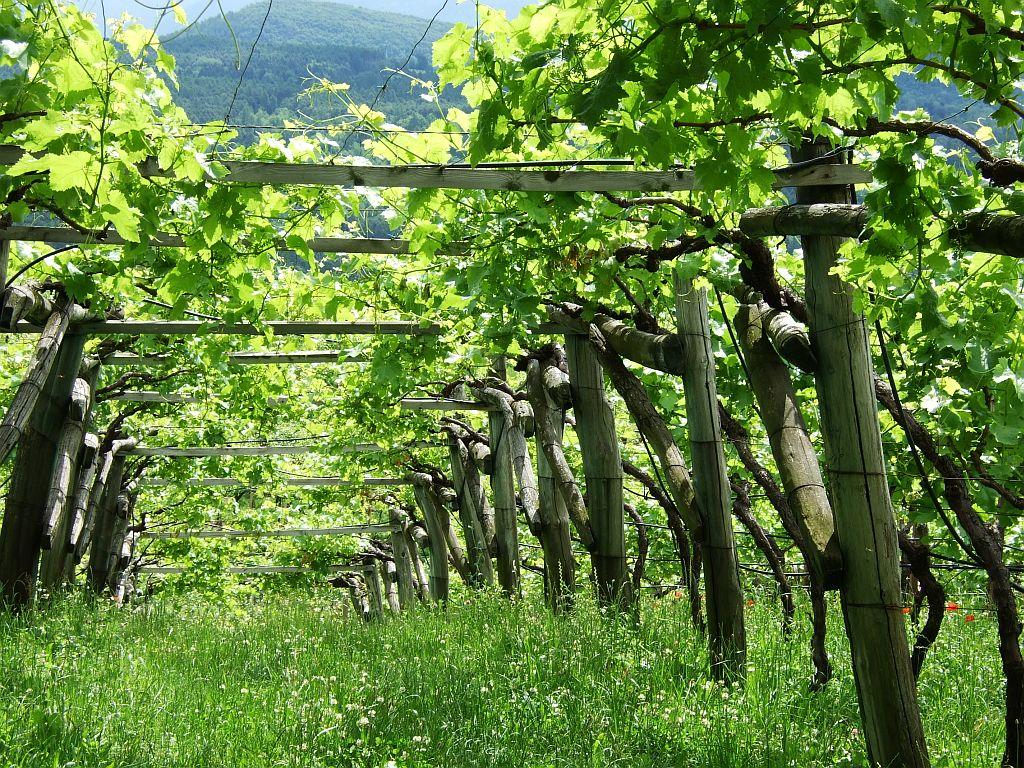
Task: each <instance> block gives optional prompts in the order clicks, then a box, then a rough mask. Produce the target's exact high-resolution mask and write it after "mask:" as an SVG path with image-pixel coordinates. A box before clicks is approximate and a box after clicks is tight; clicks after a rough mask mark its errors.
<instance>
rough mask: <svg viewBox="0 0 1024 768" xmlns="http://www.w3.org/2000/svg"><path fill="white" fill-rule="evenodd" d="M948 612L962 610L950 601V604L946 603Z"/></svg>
mask: <svg viewBox="0 0 1024 768" xmlns="http://www.w3.org/2000/svg"><path fill="white" fill-rule="evenodd" d="M946 610H947V611H959V610H960V606H959V605H957V604H956V603H954V602H953V601H952V600H950V601H949V602H948V603H946Z"/></svg>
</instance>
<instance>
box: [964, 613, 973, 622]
mask: <svg viewBox="0 0 1024 768" xmlns="http://www.w3.org/2000/svg"><path fill="white" fill-rule="evenodd" d="M964 621H974V614H973V613H968V614H967V615H966V616H964Z"/></svg>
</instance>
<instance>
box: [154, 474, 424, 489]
mask: <svg viewBox="0 0 1024 768" xmlns="http://www.w3.org/2000/svg"><path fill="white" fill-rule="evenodd" d="M410 484H411V483H410V481H408V480H406V479H405V478H403V477H369V476H368V477H364V478H363V479H362V480H348V479H346V478H344V477H289V478H286V479H285V480H282V481H281V485H284V486H288V487H295V488H327V487H332V486H344V487H352V486H357V485H373V486H387V485H410ZM249 485H251V483H245V482H243V481H241V480H238V479H237V478H234V477H196V478H189V479H188V480H185V481H182V482H179V481H176V480H168V479H166V478H163V477H152V478H148V479H146V478H143V479H142V480H141V482H140V483H139V486H140V487H142V488H164V487H168V486H171V487H185V488H233V487H237V486H249Z"/></svg>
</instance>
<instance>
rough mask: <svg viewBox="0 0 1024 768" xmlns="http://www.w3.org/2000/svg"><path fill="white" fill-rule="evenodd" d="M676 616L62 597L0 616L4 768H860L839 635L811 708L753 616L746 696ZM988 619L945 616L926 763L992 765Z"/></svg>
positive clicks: (994, 731)
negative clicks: (373, 618)
mask: <svg viewBox="0 0 1024 768" xmlns="http://www.w3.org/2000/svg"><path fill="white" fill-rule="evenodd" d="M686 614H687V610H686V608H685V606H684V605H683V603H682V602H676V601H673V600H666V601H662V602H660V603H657V604H652V605H646V606H645V607H644V611H643V622H642V625H641V626H640V627H631V626H628V625H626V624H625V623H622V622H614V621H609V620H607V619H603V618H601V617H600V616H599V615H598V614H597V613H596V611H595V610H594V609H593V608H592V607H589V606H586V605H584V606H582V607H581V609H580V611H579V612H578V613H577V614H576V615H574V616H572V617H569V618H567V619H562V620H558V619H554V618H552V617H551V616H550V615H549V614H548V613H547V612H546V611H544V610H543V609H542V608H541V607H539V606H536V605H533V604H529V603H527V604H523V605H520V606H514V607H510V606H509V605H508V604H507V603H505V602H503V601H501V600H500V599H499V598H485V599H480V600H478V601H476V602H475V603H474V604H471V605H452V606H451V607H450V608H449V610H448V611H447V612H446V613H442V612H418V613H416V614H414V615H411V616H406V617H403V618H402V619H401V620H395V621H391V622H389V623H388V624H386V625H385V626H365V625H361V624H359V623H357V622H355V621H347V622H346V621H343V619H342V607H341V603H340V601H338V596H337V595H336V594H333V593H332V594H316V595H312V596H303V595H301V594H285V595H277V596H275V597H271V598H267V599H266V600H264V601H262V602H253V603H247V604H244V605H236V606H232V605H230V604H213V603H210V602H205V601H204V600H203V599H202V598H195V599H191V600H189V599H183V598H175V599H173V600H172V599H165V600H159V599H158V600H155V601H153V602H151V603H150V604H148V605H145V606H141V607H136V608H133V609H131V610H122V611H115V610H113V609H111V608H110V607H108V606H106V605H100V606H91V605H89V604H87V603H85V602H83V601H81V600H78V599H67V600H64V601H63V602H61V603H58V604H57V605H54V606H51V607H49V608H48V609H46V610H45V612H43V613H40V614H36V615H31V616H26V617H22V618H20V619H17V620H12V619H0V766H4V767H5V768H6V767H7V766H17V767H18V768H50V766H55V767H60V766H75V767H76V768H92V767H94V766H95V767H96V768H107V767H108V766H114V767H116V768H171V767H172V766H173V767H175V768H177V767H178V766H180V767H181V768H185V767H186V766H187V767H188V768H198V767H199V766H202V767H203V768H221V767H223V768H256V767H257V766H259V767H260V768H266V767H268V766H296V767H298V766H302V767H303V768H321V767H327V766H330V767H332V768H335V767H337V768H342V767H344V766H367V767H373V768H392V767H403V766H408V767H412V766H417V767H419V766H424V767H425V766H453V767H454V766H458V767H459V768H469V767H471V766H510V767H514V768H553V767H554V766H558V767H559V768H561V767H563V766H594V767H595V768H596V767H597V766H602V767H603V766H630V767H631V768H632V767H633V766H670V765H671V766H713V767H715V768H719V767H724V766H730V767H731V766H759V767H760V766H773V767H774V766H801V768H803V767H806V766H851V765H861V764H862V763H863V756H862V746H861V744H862V739H861V738H860V736H859V734H858V714H857V704H856V699H855V697H854V688H853V682H852V679H851V677H850V674H849V671H848V662H847V661H846V649H845V648H844V646H843V645H842V643H841V640H840V637H839V636H840V635H841V634H842V632H841V623H840V622H839V619H838V616H836V617H835V618H834V619H833V627H832V628H833V629H834V631H833V636H834V642H833V648H832V651H833V653H834V662H835V666H836V669H837V676H836V679H835V680H834V681H833V682H832V684H830V686H829V687H828V689H827V690H825V691H824V692H822V693H818V694H810V693H808V692H807V686H806V681H807V679H808V670H809V668H810V667H809V662H808V658H807V652H806V643H805V638H804V637H803V636H798V637H796V638H794V639H792V640H790V641H786V640H784V639H783V638H782V637H781V633H780V631H779V625H778V618H777V615H776V613H775V612H774V611H773V609H772V608H770V607H768V606H764V607H762V605H760V604H758V605H756V606H754V607H753V608H752V609H751V610H750V614H749V624H748V635H749V640H750V672H749V677H748V681H747V684H746V686H745V688H743V689H739V688H733V689H728V688H723V687H721V686H719V685H717V684H714V683H712V682H709V680H708V679H707V676H706V674H705V669H706V666H707V664H706V656H705V651H704V649H703V643H702V641H701V640H700V639H699V638H698V637H697V636H696V635H695V634H694V632H693V631H692V629H691V628H690V626H689V624H688V621H687V618H686ZM994 634H995V633H994V625H993V619H992V618H991V617H990V616H988V615H980V614H979V615H978V617H977V620H975V621H970V622H968V621H965V620H964V614H963V612H957V613H950V614H949V615H948V616H947V624H946V626H945V627H944V628H943V632H942V635H941V637H940V640H939V643H938V646H937V648H936V649H935V651H934V653H933V655H932V656H931V657H930V658H929V660H928V662H927V665H926V669H925V672H924V675H923V677H922V680H921V684H920V689H921V699H922V704H923V707H924V710H925V719H926V727H927V732H928V739H929V746H930V748H931V752H932V764H933V765H934V766H937V767H941V766H964V767H965V768H966V766H971V768H976V767H977V766H996V765H997V764H998V757H999V742H1000V739H1001V735H1000V731H1001V717H1000V696H1001V692H1000V684H999V681H1000V673H999V664H998V659H997V656H996V652H995V641H994Z"/></svg>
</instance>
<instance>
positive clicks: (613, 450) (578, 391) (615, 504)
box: [565, 334, 634, 609]
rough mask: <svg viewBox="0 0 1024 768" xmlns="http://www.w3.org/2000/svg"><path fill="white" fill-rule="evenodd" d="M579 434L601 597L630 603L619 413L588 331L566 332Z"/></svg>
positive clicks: (607, 602)
mask: <svg viewBox="0 0 1024 768" xmlns="http://www.w3.org/2000/svg"><path fill="white" fill-rule="evenodd" d="M565 351H566V356H567V358H568V363H569V386H570V389H571V392H572V402H573V410H574V412H575V414H576V434H577V435H578V436H579V441H580V453H581V454H582V456H583V474H584V476H585V477H586V485H587V510H588V512H589V514H590V527H591V530H592V531H593V534H594V551H593V554H592V557H593V561H594V570H595V572H596V576H597V596H598V600H599V601H600V602H601V603H602V604H605V605H616V606H618V607H619V608H622V609H628V608H631V607H632V605H633V601H634V596H633V594H632V592H633V590H632V586H631V582H630V578H629V570H628V569H627V568H626V527H625V517H624V512H623V506H622V460H621V457H620V455H619V438H618V434H617V432H616V430H615V413H614V412H613V411H612V406H611V403H610V402H609V401H608V397H607V395H606V394H605V391H604V372H603V371H602V369H601V364H600V362H599V361H598V359H597V354H596V353H595V352H594V348H593V347H592V346H591V345H590V342H589V341H588V340H587V338H586V337H585V336H579V335H577V334H569V335H567V336H566V337H565Z"/></svg>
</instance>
